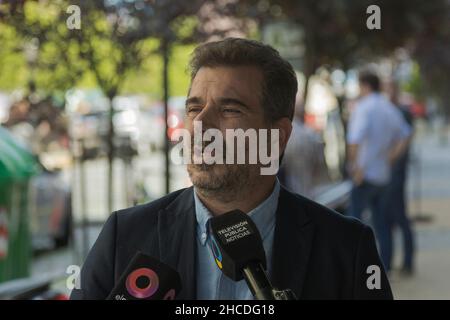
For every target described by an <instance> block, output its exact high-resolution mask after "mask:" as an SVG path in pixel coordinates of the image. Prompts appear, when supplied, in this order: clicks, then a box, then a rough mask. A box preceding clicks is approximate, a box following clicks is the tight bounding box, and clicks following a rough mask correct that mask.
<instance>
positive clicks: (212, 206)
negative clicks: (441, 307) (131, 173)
mask: <svg viewBox="0 0 450 320" xmlns="http://www.w3.org/2000/svg"><path fill="white" fill-rule="evenodd" d="M190 66H191V86H190V89H189V93H188V98H187V100H186V121H185V125H186V128H187V129H189V130H190V131H191V132H192V131H193V127H194V121H199V122H200V121H201V123H202V125H203V129H204V130H206V129H211V128H216V129H219V130H220V131H221V132H223V131H224V130H227V129H238V128H239V129H244V130H245V129H277V130H278V132H279V139H278V142H279V147H280V154H282V152H283V151H284V149H285V147H286V144H287V141H288V139H289V135H290V132H291V121H292V118H293V112H294V104H295V96H296V93H297V80H296V77H295V73H294V71H293V69H292V66H291V65H290V64H289V63H288V62H286V61H285V60H283V59H282V58H281V57H280V56H279V54H278V52H277V51H275V50H274V49H273V48H271V47H269V46H266V45H263V44H261V43H259V42H256V41H251V40H245V39H235V38H230V39H226V40H223V41H218V42H210V43H207V44H204V45H201V46H199V47H198V48H196V50H195V51H194V53H193V57H192V60H191V65H190ZM193 149H194V150H193V151H194V153H195V152H196V150H195V147H194V148H193ZM197 152H198V149H197ZM260 168H261V165H260V164H208V165H205V164H190V165H188V172H189V175H190V178H191V180H192V183H193V185H194V186H193V187H191V188H187V189H183V190H179V191H176V192H173V193H171V194H169V195H167V196H165V197H163V198H161V199H159V200H156V201H154V202H151V203H149V204H145V205H141V206H137V207H134V208H130V209H126V210H121V211H119V212H115V213H113V214H112V215H111V217H110V218H109V219H108V221H107V222H106V223H105V226H104V228H103V230H102V232H101V233H100V235H99V238H98V239H97V241H96V243H95V244H94V246H93V248H92V250H91V252H90V253H89V255H88V257H87V259H86V262H85V263H84V266H83V269H82V272H81V288H80V289H77V290H74V291H73V293H72V298H73V299H104V298H105V297H106V296H107V295H108V294H109V292H110V291H111V290H112V288H113V287H114V284H115V283H116V281H117V280H118V278H119V277H120V275H121V273H122V272H123V271H124V269H125V268H126V266H127V264H128V263H129V261H130V259H131V258H132V257H133V256H134V254H135V253H136V251H138V250H139V251H142V252H144V253H146V254H148V255H151V256H153V257H155V258H157V259H159V260H160V261H162V262H164V263H167V264H168V265H170V266H172V267H173V268H175V269H176V270H177V271H178V272H179V274H180V276H181V280H182V285H183V289H182V291H181V292H180V294H179V296H178V297H177V298H178V299H252V296H251V294H250V292H249V290H248V288H247V287H246V285H245V283H244V282H242V281H241V282H238V283H235V282H232V281H231V280H230V279H228V278H226V277H225V276H224V275H223V274H222V273H221V272H220V270H219V269H218V268H217V266H216V265H215V264H214V258H213V255H212V253H211V250H210V249H209V245H208V243H209V241H210V235H209V234H208V232H207V230H208V229H207V228H206V224H207V221H208V219H209V218H211V217H212V216H216V215H220V214H223V213H226V212H228V211H230V210H234V209H240V210H242V211H243V212H245V213H247V214H248V215H249V216H250V217H251V218H252V219H253V221H254V222H255V224H256V226H257V228H258V230H259V232H260V234H261V237H262V240H263V245H264V249H265V251H266V255H267V261H268V270H267V271H268V273H269V277H270V279H271V282H272V284H273V286H274V287H276V288H279V289H287V288H290V289H292V290H293V292H294V293H295V294H296V296H297V297H298V298H300V299H378V298H379V299H382V298H388V299H389V298H392V294H391V290H390V287H389V283H388V280H387V277H386V275H385V273H384V271H383V268H382V266H381V262H380V260H379V257H378V254H377V251H376V246H375V241H374V237H373V234H372V232H371V230H370V228H368V227H367V226H365V225H363V224H362V223H360V222H359V221H357V220H356V219H352V218H346V217H343V216H340V215H339V214H337V213H335V212H333V211H331V210H329V209H327V208H325V207H322V206H320V205H319V204H317V203H314V202H312V201H310V200H308V199H306V198H304V197H301V196H299V195H296V194H292V193H290V192H288V191H287V190H285V189H284V188H283V187H282V186H280V184H279V183H278V181H277V179H276V172H275V173H273V174H271V175H261V172H260V170H259V169H260ZM373 270H375V271H373Z"/></svg>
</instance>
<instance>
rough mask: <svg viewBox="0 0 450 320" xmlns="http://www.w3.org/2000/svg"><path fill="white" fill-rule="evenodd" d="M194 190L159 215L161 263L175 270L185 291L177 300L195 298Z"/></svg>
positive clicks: (189, 190) (183, 195)
mask: <svg viewBox="0 0 450 320" xmlns="http://www.w3.org/2000/svg"><path fill="white" fill-rule="evenodd" d="M195 226H196V219H195V208H194V195H193V188H192V187H191V188H187V189H185V190H184V191H183V192H182V193H181V194H180V195H179V196H178V197H177V198H176V199H175V200H174V201H173V202H172V203H171V204H170V205H169V206H168V207H167V208H165V209H162V210H161V211H160V212H159V219H158V234H159V253H160V259H161V261H162V262H164V263H167V264H168V265H170V266H172V267H173V268H175V269H176V270H177V271H178V273H179V274H180V277H181V282H182V289H181V292H180V294H179V295H178V297H177V299H181V300H183V299H195V296H196V272H195V269H196V266H195V260H196V259H195V257H196V241H195V234H196V232H195V230H196V228H195Z"/></svg>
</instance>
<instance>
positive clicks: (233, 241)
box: [208, 210, 266, 281]
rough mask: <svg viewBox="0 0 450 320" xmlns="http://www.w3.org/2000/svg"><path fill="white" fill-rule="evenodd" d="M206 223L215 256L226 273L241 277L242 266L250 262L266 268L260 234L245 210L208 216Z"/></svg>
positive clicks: (235, 279)
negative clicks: (212, 216)
mask: <svg viewBox="0 0 450 320" xmlns="http://www.w3.org/2000/svg"><path fill="white" fill-rule="evenodd" d="M208 223H209V231H210V234H211V235H212V237H211V242H210V246H211V250H212V252H213V255H214V259H215V261H216V264H217V266H218V267H219V269H221V270H222V272H223V273H224V274H225V275H226V276H227V277H229V278H231V279H232V280H234V281H239V280H242V279H243V273H242V270H243V269H244V268H245V267H247V266H248V265H249V264H250V263H252V262H256V263H261V264H262V266H263V267H264V268H266V254H265V251H264V247H263V243H262V239H261V235H260V233H259V231H258V228H257V227H256V225H255V223H254V222H253V220H252V219H251V218H250V217H249V216H248V215H247V214H245V213H244V212H242V211H240V210H233V211H230V212H227V213H224V214H222V215H220V216H217V217H214V218H211V219H210V220H209V222H208Z"/></svg>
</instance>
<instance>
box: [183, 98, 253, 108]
mask: <svg viewBox="0 0 450 320" xmlns="http://www.w3.org/2000/svg"><path fill="white" fill-rule="evenodd" d="M217 100H218V102H219V104H220V105H224V104H234V105H238V106H241V107H243V108H245V109H247V110H251V108H250V107H249V106H248V105H247V104H245V103H244V102H242V101H241V100H239V99H236V98H229V97H220V98H218V99H217ZM202 103H203V99H201V98H199V97H191V98H188V99H186V107H187V106H188V105H189V104H202Z"/></svg>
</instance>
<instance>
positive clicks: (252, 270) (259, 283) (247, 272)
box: [242, 262, 275, 300]
mask: <svg viewBox="0 0 450 320" xmlns="http://www.w3.org/2000/svg"><path fill="white" fill-rule="evenodd" d="M242 271H243V273H244V278H245V282H247V285H248V287H249V288H250V291H251V293H252V294H253V296H254V297H255V298H256V300H275V296H274V293H273V291H274V290H273V287H272V284H271V283H270V281H269V278H268V277H267V274H266V272H265V271H264V268H263V266H262V264H261V263H259V262H251V263H249V264H248V265H247V266H246V267H245V268H244V269H243V270H242Z"/></svg>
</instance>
